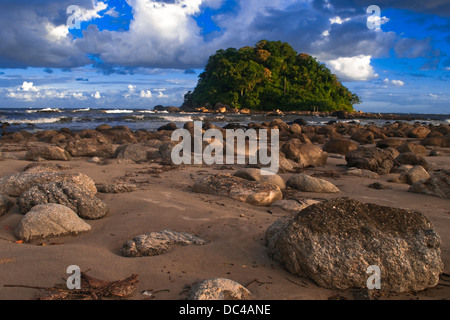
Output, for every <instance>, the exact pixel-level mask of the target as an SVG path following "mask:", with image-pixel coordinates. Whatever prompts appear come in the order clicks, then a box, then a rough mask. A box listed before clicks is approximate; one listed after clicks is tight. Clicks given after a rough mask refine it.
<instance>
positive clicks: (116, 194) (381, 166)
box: [0, 113, 450, 300]
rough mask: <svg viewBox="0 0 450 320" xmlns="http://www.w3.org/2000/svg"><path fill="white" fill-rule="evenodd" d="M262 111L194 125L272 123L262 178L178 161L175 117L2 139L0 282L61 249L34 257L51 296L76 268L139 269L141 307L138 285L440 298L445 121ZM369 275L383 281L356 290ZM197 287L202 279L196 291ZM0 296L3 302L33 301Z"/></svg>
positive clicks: (449, 163) (447, 258)
mask: <svg viewBox="0 0 450 320" xmlns="http://www.w3.org/2000/svg"><path fill="white" fill-rule="evenodd" d="M296 114H297V113H296ZM298 114H301V113H298ZM274 116H277V117H274V119H272V120H271V121H270V122H262V123H257V122H252V123H249V124H248V125H247V126H242V125H237V126H236V125H233V124H229V125H228V126H225V127H223V128H221V127H217V126H215V125H213V124H210V123H207V122H206V123H204V124H203V127H202V128H200V131H201V130H208V129H217V130H219V131H221V132H224V133H225V130H226V129H227V128H242V129H266V130H268V131H269V132H270V131H271V130H273V129H278V130H279V138H280V141H279V142H280V152H279V159H280V163H279V165H280V167H279V172H278V174H275V175H271V176H265V175H262V174H261V171H260V169H261V168H262V165H261V164H259V163H258V164H250V163H248V162H247V163H246V164H243V165H238V164H233V165H229V164H228V165H207V164H205V163H202V164H196V165H181V166H180V165H175V164H174V163H173V161H172V159H171V151H172V149H173V148H174V147H175V145H176V144H177V142H175V141H171V135H172V132H173V131H174V130H175V129H178V127H177V125H176V124H175V123H168V124H166V125H164V126H162V127H160V128H159V129H158V130H156V131H147V130H136V131H132V130H130V129H129V128H128V127H126V126H115V127H111V126H110V125H107V124H104V125H100V126H98V127H97V128H95V129H86V130H82V131H80V132H72V131H71V130H69V129H61V130H46V131H39V132H36V133H31V132H27V131H20V132H14V133H8V132H6V133H5V134H4V135H3V136H2V137H1V138H0V167H1V168H0V222H1V224H2V225H3V226H4V228H3V229H2V230H1V231H0V239H1V240H0V264H2V268H3V267H5V268H6V270H7V271H5V272H4V273H3V275H0V280H1V281H0V282H1V283H5V281H6V279H8V282H9V283H11V281H15V282H20V280H21V279H22V277H25V278H26V279H28V280H27V281H28V282H30V281H31V282H33V281H34V280H33V271H34V268H35V267H34V266H33V264H32V263H31V262H30V261H33V260H36V261H45V260H47V257H50V256H52V257H56V256H57V255H58V254H59V253H61V252H62V251H61V250H65V248H66V250H69V249H70V250H71V251H70V250H69V251H67V252H68V253H67V254H65V255H63V256H61V258H55V260H54V261H53V260H48V261H46V262H43V268H44V266H45V268H47V269H48V270H51V272H49V273H45V276H43V279H42V280H43V281H44V282H45V284H41V283H36V285H40V286H42V285H47V286H51V285H52V282H53V283H54V279H58V278H60V277H58V276H56V274H61V272H64V270H63V269H64V268H65V267H63V266H64V265H65V264H67V265H69V264H73V261H74V260H76V262H77V263H79V264H80V265H83V266H87V264H89V268H92V269H93V270H94V272H97V273H98V274H97V275H98V276H99V277H103V278H110V279H111V277H113V278H117V279H124V278H125V277H126V276H128V275H129V274H133V275H135V274H140V278H139V284H138V285H137V287H136V288H139V289H141V290H140V291H139V290H135V291H134V292H133V293H132V295H130V296H128V295H127V297H126V298H128V299H139V300H140V299H146V298H148V296H146V295H143V294H142V292H144V291H145V290H147V289H148V286H150V285H152V286H155V285H157V286H159V288H160V289H161V288H164V287H167V288H170V289H167V290H169V292H170V293H169V294H168V295H162V294H159V295H156V298H157V299H180V298H181V297H180V295H181V296H184V297H185V298H187V299H216V298H217V296H219V298H218V299H226V298H228V299H231V298H235V299H283V300H284V299H327V298H328V299H330V298H333V297H335V296H340V297H345V298H346V299H352V298H355V290H356V291H357V292H359V293H361V292H364V294H365V296H366V297H367V299H409V298H411V296H414V297H419V298H423V299H427V298H428V297H429V294H431V297H434V298H438V299H443V298H444V299H445V298H447V299H448V297H450V290H449V289H448V283H446V281H447V282H448V280H450V279H448V278H446V275H447V274H448V273H449V269H448V264H449V263H450V232H449V231H450V223H449V222H448V214H449V212H448V203H449V202H448V201H449V199H450V126H449V125H446V124H442V125H439V126H433V125H424V124H421V123H418V122H417V123H415V124H410V123H406V122H401V121H397V122H395V123H388V124H386V125H384V126H377V125H375V124H370V125H364V126H363V125H361V124H358V123H348V122H335V123H330V124H327V125H324V126H309V125H307V124H305V122H304V121H302V119H301V117H299V118H298V119H297V120H295V121H292V122H285V121H283V117H282V115H281V114H274ZM335 116H337V117H338V118H340V119H342V118H345V119H349V118H348V117H351V115H348V114H335ZM366 116H369V115H366ZM358 117H361V115H360V114H358ZM392 120H394V119H392ZM183 128H184V129H186V130H188V131H189V132H193V130H195V124H194V122H186V123H185V124H184V125H183ZM212 142H213V141H209V142H205V143H204V144H203V146H202V148H203V149H204V148H206V147H208V145H209V143H212ZM222 147H224V146H222ZM369 185H370V186H369ZM130 239H132V240H130ZM55 243H60V244H59V245H54V244H55ZM52 244H53V245H52ZM44 247H45V248H44ZM41 249H44V250H41ZM69 252H70V253H69ZM81 252H85V255H84V256H82V255H81ZM24 254H25V256H24ZM98 255H100V256H103V257H104V258H100V259H98V258H97V257H98ZM184 259H186V261H189V263H190V264H186V263H185V262H183V261H184ZM69 260H70V261H72V263H69V264H68V261H69ZM206 261H207V262H206ZM108 264H112V265H117V266H118V267H117V268H116V269H115V268H109V270H108V268H107V267H106V265H108ZM147 264H150V265H152V266H154V268H155V269H154V270H153V269H148V268H145V267H144V265H147ZM169 265H170V271H169V270H168V269H166V267H167V266H169ZM374 265H375V266H378V267H379V268H380V269H381V270H382V271H381V272H382V275H381V284H382V285H381V289H379V290H368V289H367V283H366V281H367V279H368V277H369V275H367V273H366V271H367V268H368V267H370V266H374ZM163 266H164V267H163ZM66 267H67V266H66ZM37 268H39V266H37ZM102 268H105V269H102ZM167 268H169V267H167ZM164 269H166V270H165V271H164ZM58 270H59V271H58ZM61 270H63V271H61ZM120 270H122V271H124V270H126V271H129V274H122V273H120ZM424 270H425V271H424ZM58 272H59V273H58ZM249 272H250V273H249ZM175 275H176V276H175ZM255 276H257V277H258V279H257V281H256V282H255V280H254V278H255ZM250 277H252V279H250ZM150 279H153V280H154V281H150ZM275 279H276V281H275ZM286 279H288V280H286ZM38 280H39V279H36V281H37V282H38ZM205 280H208V281H210V282H211V283H213V284H214V285H212V284H211V285H207V286H205V285H202V286H199V285H195V284H197V283H199V281H205ZM245 283H248V285H245ZM296 283H297V284H298V283H303V285H301V286H300V287H299V286H298V285H296ZM185 286H189V287H190V288H191V289H192V290H191V291H188V292H185V291H183V289H182V288H183V287H185ZM194 288H196V289H198V290H203V291H202V292H194V291H193V290H194ZM199 288H200V289H199ZM144 289H145V290H144ZM205 290H206V291H205ZM214 290H216V291H214ZM6 291H7V292H6ZM1 292H2V293H0V299H6V298H8V297H14V298H15V299H30V298H32V296H33V293H30V292H26V291H24V290H23V289H17V288H9V289H2V291H1ZM146 292H148V291H146ZM182 292H184V293H185V294H184V293H183V294H182ZM213 292H222V294H220V295H217V294H213ZM70 297H72V296H71V295H65V296H64V298H70ZM193 297H195V298H193ZM40 298H45V297H44V296H40ZM124 298H125V297H124ZM153 298H154V297H153Z"/></svg>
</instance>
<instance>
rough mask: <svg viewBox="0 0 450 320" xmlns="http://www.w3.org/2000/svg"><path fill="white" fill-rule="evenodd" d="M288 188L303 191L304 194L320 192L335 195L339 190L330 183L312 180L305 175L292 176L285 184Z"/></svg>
mask: <svg viewBox="0 0 450 320" xmlns="http://www.w3.org/2000/svg"><path fill="white" fill-rule="evenodd" d="M286 185H287V186H288V187H291V188H294V189H297V190H300V191H305V192H321V193H336V192H340V190H339V189H338V188H337V187H336V186H335V185H334V184H332V183H331V182H328V181H327V180H324V179H319V178H314V177H311V176H308V175H306V174H294V175H293V176H292V177H290V178H289V180H288V181H287V182H286Z"/></svg>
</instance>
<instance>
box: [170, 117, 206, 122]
mask: <svg viewBox="0 0 450 320" xmlns="http://www.w3.org/2000/svg"><path fill="white" fill-rule="evenodd" d="M162 118H163V119H164V120H166V121H168V122H189V121H193V119H192V116H184V117H176V116H163V117H162ZM197 119H198V120H199V121H201V120H203V119H204V117H196V120H197Z"/></svg>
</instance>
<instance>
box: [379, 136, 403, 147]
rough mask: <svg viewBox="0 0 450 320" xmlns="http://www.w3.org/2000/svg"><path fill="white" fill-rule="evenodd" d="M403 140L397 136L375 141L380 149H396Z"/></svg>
mask: <svg viewBox="0 0 450 320" xmlns="http://www.w3.org/2000/svg"><path fill="white" fill-rule="evenodd" d="M404 141H405V140H404V139H398V138H387V139H382V140H380V141H378V142H377V145H376V147H377V148H380V149H386V148H394V149H397V148H398V147H400V146H401V145H402V144H403V142H404Z"/></svg>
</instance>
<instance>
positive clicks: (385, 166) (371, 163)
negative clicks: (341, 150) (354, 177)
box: [345, 147, 398, 174]
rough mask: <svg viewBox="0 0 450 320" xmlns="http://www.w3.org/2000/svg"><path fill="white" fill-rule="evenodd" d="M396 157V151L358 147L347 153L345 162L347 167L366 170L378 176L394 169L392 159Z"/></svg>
mask: <svg viewBox="0 0 450 320" xmlns="http://www.w3.org/2000/svg"><path fill="white" fill-rule="evenodd" d="M397 156H398V151H396V150H395V149H392V148H387V149H383V150H382V149H378V148H370V147H360V148H358V149H356V150H353V151H350V152H349V153H347V155H346V156H345V160H346V161H347V165H348V166H349V167H356V168H359V169H367V170H370V171H373V172H376V173H378V174H387V173H389V172H390V171H391V169H392V168H393V167H394V159H395V158H396V157H397Z"/></svg>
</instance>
